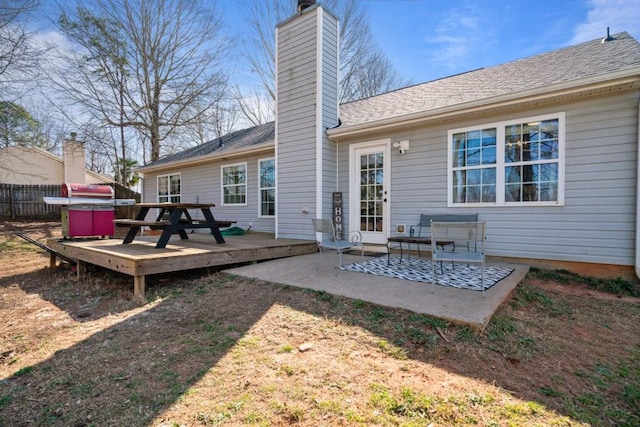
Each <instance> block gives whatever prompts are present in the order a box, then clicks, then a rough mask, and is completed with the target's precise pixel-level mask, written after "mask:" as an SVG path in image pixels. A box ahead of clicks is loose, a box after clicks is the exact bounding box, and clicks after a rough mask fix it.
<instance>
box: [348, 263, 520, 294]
mask: <svg viewBox="0 0 640 427" xmlns="http://www.w3.org/2000/svg"><path fill="white" fill-rule="evenodd" d="M340 269H341V270H346V271H353V272H358V273H368V274H374V275H377V276H385V277H393V278H395V279H403V280H412V281H414V282H425V283H433V269H432V266H431V260H425V259H415V258H413V259H406V258H405V259H402V260H401V259H400V258H397V257H392V258H391V260H390V261H389V265H388V266H387V257H386V256H379V257H375V258H370V259H368V260H366V261H363V262H356V263H354V264H349V265H345V266H342V267H340ZM442 270H443V273H441V272H440V266H438V268H437V271H436V274H437V275H438V282H437V283H438V284H439V285H445V286H452V287H454V288H460V289H471V290H474V291H481V290H482V285H481V280H480V266H478V265H467V264H461V263H456V264H455V265H453V266H452V265H451V263H444V264H443V265H442ZM512 271H513V269H511V268H502V267H485V269H484V288H485V289H489V288H490V287H491V286H493V285H495V284H496V283H498V282H499V281H500V280H502V279H504V278H505V277H507V276H508V275H509V274H511V272H512Z"/></svg>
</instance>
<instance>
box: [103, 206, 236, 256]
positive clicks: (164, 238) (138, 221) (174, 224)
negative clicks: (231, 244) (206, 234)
mask: <svg viewBox="0 0 640 427" xmlns="http://www.w3.org/2000/svg"><path fill="white" fill-rule="evenodd" d="M135 206H136V207H137V208H139V210H138V213H137V214H136V217H135V219H115V220H113V222H114V223H115V224H116V225H121V226H126V227H130V228H129V232H128V233H127V235H126V237H125V238H124V240H123V241H122V243H123V244H128V243H131V242H132V241H133V239H134V238H135V237H136V235H137V234H138V232H139V231H140V228H141V227H144V226H148V227H153V228H156V229H159V230H162V234H161V235H160V238H159V239H158V242H157V243H156V248H158V249H162V248H165V247H166V246H167V243H169V239H170V238H171V235H172V234H174V233H178V234H179V235H180V239H182V240H187V239H189V236H188V235H187V232H186V230H189V229H196V228H208V229H210V230H211V234H213V237H214V238H215V239H216V242H217V243H225V241H224V237H223V236H222V233H221V232H220V228H219V227H220V225H219V224H218V222H216V220H215V218H214V217H213V213H212V212H211V208H213V207H215V204H214V203H137V204H136V205H135ZM152 208H156V209H159V212H158V215H157V216H156V219H155V220H148V219H146V216H147V214H148V213H149V210H151V209H152ZM189 209H192V210H200V211H201V212H202V215H203V216H204V220H201V219H198V220H196V219H194V218H193V217H192V216H191V214H190V213H189ZM167 217H168V218H167ZM224 222H225V223H228V222H230V221H224Z"/></svg>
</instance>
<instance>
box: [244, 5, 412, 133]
mask: <svg viewBox="0 0 640 427" xmlns="http://www.w3.org/2000/svg"><path fill="white" fill-rule="evenodd" d="M245 1H246V0H245ZM323 3H324V4H325V5H326V6H327V7H328V9H329V10H331V11H333V12H334V13H336V14H337V16H338V17H339V18H340V65H339V67H340V88H339V99H340V102H346V101H351V100H354V99H358V98H361V97H365V96H371V95H375V94H379V93H382V92H386V91H389V90H392V89H396V88H398V87H402V86H406V85H407V84H409V81H406V80H404V79H402V78H401V77H400V76H399V75H398V74H397V72H396V71H395V69H394V67H393V66H392V64H391V62H390V61H389V60H388V59H386V56H385V55H384V54H383V53H382V52H381V50H380V48H379V46H378V45H377V43H375V41H374V38H373V35H372V33H371V29H370V27H369V24H368V22H367V19H366V13H365V10H364V8H363V6H362V3H360V2H358V1H357V0H342V1H339V0H327V1H323ZM296 4H297V2H296V1H295V0H267V1H260V2H250V4H248V6H250V7H247V8H245V9H246V10H249V11H250V14H249V18H248V19H249V31H250V34H249V36H250V37H249V39H248V41H247V42H246V43H244V46H243V48H244V52H245V57H246V58H247V60H248V61H249V65H250V66H251V70H252V72H253V74H254V75H255V76H256V77H257V80H258V83H259V85H260V87H261V91H262V92H263V93H264V94H265V95H264V96H267V97H269V98H271V99H272V100H274V99H275V60H276V58H275V26H276V24H277V23H278V22H280V21H282V20H284V19H286V18H289V17H291V16H292V15H294V13H295V11H296ZM372 67H373V68H372ZM258 96H262V95H258ZM245 97H246V95H245ZM258 105H261V106H264V103H260V104H258ZM243 111H244V114H245V116H247V119H248V120H249V121H251V122H252V123H255V121H256V117H260V116H261V114H255V113H254V112H253V110H252V108H251V104H248V105H247V104H245V105H244V107H243Z"/></svg>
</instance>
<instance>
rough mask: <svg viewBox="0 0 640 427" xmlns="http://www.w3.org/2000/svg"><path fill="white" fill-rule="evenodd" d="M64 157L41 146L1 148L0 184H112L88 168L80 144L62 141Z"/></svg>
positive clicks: (106, 178) (70, 140) (83, 150)
mask: <svg viewBox="0 0 640 427" xmlns="http://www.w3.org/2000/svg"><path fill="white" fill-rule="evenodd" d="M62 152H63V153H62V157H59V156H56V155H55V154H52V153H50V152H48V151H46V150H43V149H41V148H38V147H28V146H23V145H14V146H11V147H6V148H2V149H0V184H14V185H48V184H58V185H59V184H62V183H65V182H72V183H78V184H98V183H110V182H113V179H111V178H110V177H108V176H105V175H102V174H99V173H96V172H93V171H91V170H88V169H87V168H86V163H85V148H84V144H83V143H82V142H81V141H76V140H75V137H74V136H73V135H72V138H71V139H66V140H64V141H63V145H62Z"/></svg>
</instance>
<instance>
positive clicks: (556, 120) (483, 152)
mask: <svg viewBox="0 0 640 427" xmlns="http://www.w3.org/2000/svg"><path fill="white" fill-rule="evenodd" d="M448 137H449V144H448V147H449V156H448V158H449V167H448V197H449V206H468V205H472V204H473V205H562V204H563V203H564V181H563V176H564V173H563V171H564V113H558V114H555V115H549V116H543V117H534V118H529V119H522V120H511V121H504V122H499V123H492V124H486V125H481V126H476V127H470V128H464V129H455V130H451V131H449V135H448Z"/></svg>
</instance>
